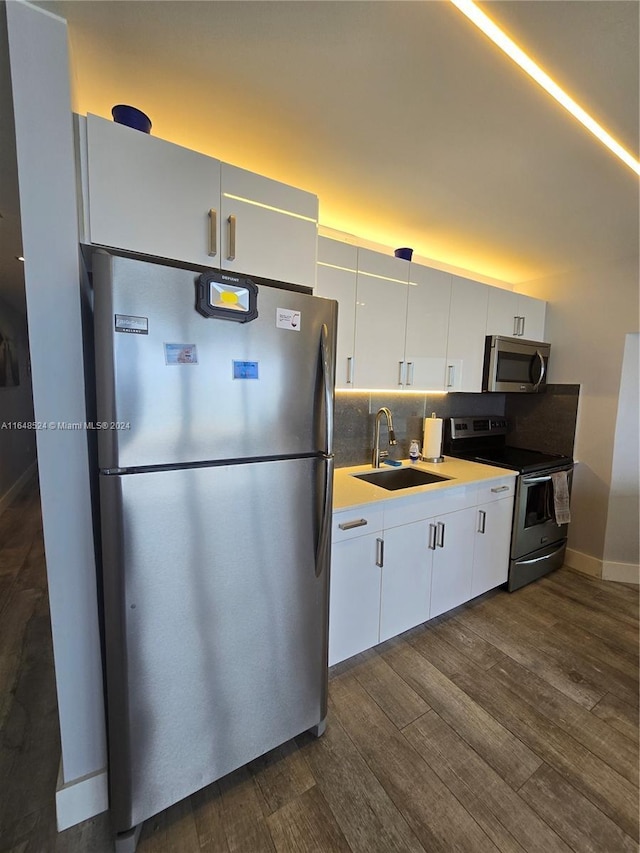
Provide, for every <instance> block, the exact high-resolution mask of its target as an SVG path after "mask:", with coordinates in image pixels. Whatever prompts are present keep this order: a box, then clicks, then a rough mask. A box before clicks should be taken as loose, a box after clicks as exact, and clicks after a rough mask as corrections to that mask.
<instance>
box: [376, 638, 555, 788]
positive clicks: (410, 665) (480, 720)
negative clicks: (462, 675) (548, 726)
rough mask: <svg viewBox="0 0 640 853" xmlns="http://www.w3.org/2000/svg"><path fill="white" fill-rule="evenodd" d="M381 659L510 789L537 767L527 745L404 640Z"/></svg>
mask: <svg viewBox="0 0 640 853" xmlns="http://www.w3.org/2000/svg"><path fill="white" fill-rule="evenodd" d="M384 658H385V660H386V661H387V662H388V663H389V664H390V665H391V666H392V667H393V668H394V669H395V671H396V672H397V673H398V675H400V676H402V678H404V680H405V681H406V682H407V683H408V684H409V685H410V687H412V688H413V690H415V692H416V693H418V694H419V695H420V696H422V697H423V699H424V700H425V701H426V702H427V704H429V705H430V706H431V707H432V708H433V709H434V710H435V711H437V712H438V714H439V716H441V717H442V718H443V719H444V720H446V722H447V723H449V725H450V726H451V727H452V728H453V729H454V730H455V731H456V732H457V733H458V734H459V735H460V736H461V737H463V738H464V740H466V741H467V743H468V744H469V745H470V746H472V747H473V748H474V749H475V750H476V751H477V752H478V753H479V754H480V755H481V756H482V757H483V758H484V760H485V761H486V762H487V763H488V764H490V765H491V766H492V767H493V768H494V769H495V770H496V771H497V772H498V773H499V774H500V775H501V776H502V777H503V779H505V780H506V781H507V782H508V783H509V784H510V785H511V787H512V788H514V789H516V790H517V789H518V788H519V787H520V785H522V783H523V782H525V781H526V780H527V779H528V778H529V776H531V774H532V773H533V772H534V770H536V769H537V768H538V767H539V766H540V764H541V760H540V759H539V758H538V757H537V756H536V755H535V754H534V753H533V752H532V751H531V750H530V749H529V748H528V747H526V746H525V745H524V744H523V743H522V742H521V741H519V740H518V738H517V737H514V736H513V734H512V733H511V732H510V731H508V729H506V728H505V727H504V726H502V725H501V724H500V723H498V722H497V721H496V719H495V718H494V717H493V716H491V714H488V713H487V712H486V711H485V710H484V709H483V708H482V707H480V706H479V705H478V704H477V703H476V702H475V701H473V699H472V698H470V697H469V696H467V695H466V694H465V693H464V691H463V690H461V689H460V688H459V687H457V686H456V685H455V684H454V683H453V682H452V681H451V680H450V679H449V678H447V677H446V676H445V675H443V673H442V672H441V671H440V670H439V669H437V668H436V667H435V666H434V665H433V664H432V663H430V662H429V661H428V660H427V659H426V658H425V657H423V655H422V654H420V653H419V652H417V651H416V650H415V649H414V648H412V647H411V646H409V645H408V644H407V643H399V644H398V645H397V646H396V647H395V648H393V649H389V650H387V651H386V652H385V653H384ZM483 671H484V670H483Z"/></svg>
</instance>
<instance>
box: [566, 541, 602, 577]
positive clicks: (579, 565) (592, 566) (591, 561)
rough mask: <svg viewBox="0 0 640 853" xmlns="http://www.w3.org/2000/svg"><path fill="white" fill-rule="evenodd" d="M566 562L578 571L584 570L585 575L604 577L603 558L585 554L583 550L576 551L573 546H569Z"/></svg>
mask: <svg viewBox="0 0 640 853" xmlns="http://www.w3.org/2000/svg"><path fill="white" fill-rule="evenodd" d="M564 564H565V566H569V568H570V569H575V571H576V572H582V574H583V575H591V577H594V578H601V577H602V560H598V558H597V557H591V556H590V555H589V554H583V553H582V552H581V551H575V550H574V549H573V548H567V553H566V554H565V558H564Z"/></svg>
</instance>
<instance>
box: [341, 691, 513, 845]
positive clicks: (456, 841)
mask: <svg viewBox="0 0 640 853" xmlns="http://www.w3.org/2000/svg"><path fill="white" fill-rule="evenodd" d="M332 688H333V689H332V697H333V699H332V703H331V712H332V713H335V714H336V715H337V716H338V719H339V721H340V723H341V725H342V726H343V728H344V729H345V731H346V732H347V734H348V735H349V737H350V738H351V740H352V741H353V742H354V743H355V745H356V747H357V748H358V750H359V752H360V753H361V755H362V756H363V758H364V759H365V761H366V762H367V764H368V765H369V767H370V768H371V769H372V771H373V772H374V773H375V774H376V776H377V777H378V779H379V780H380V783H381V785H382V787H383V788H384V789H385V791H386V792H387V794H388V796H389V797H390V798H391V800H392V801H393V802H394V804H395V806H396V808H397V809H398V810H399V811H400V812H401V814H402V815H403V816H404V818H405V820H406V821H407V823H408V824H409V826H410V827H411V829H412V830H413V832H414V833H415V835H416V836H417V838H418V840H419V841H420V843H421V844H422V846H423V847H424V848H425V850H428V851H429V853H436V851H442V853H450V851H451V850H468V851H470V852H471V851H474V853H480V851H485V850H486V851H489V850H491V851H495V850H496V849H497V848H496V846H495V844H493V842H492V841H491V840H490V839H489V838H488V836H487V835H486V834H485V833H484V832H483V830H482V829H481V828H480V826H479V825H478V824H477V823H476V821H475V820H474V819H473V818H472V817H471V816H470V815H469V814H468V812H467V811H466V810H465V809H464V808H463V807H462V805H461V804H460V803H459V801H458V800H457V799H456V798H455V797H454V796H453V794H452V793H451V791H449V789H448V788H447V786H446V785H445V784H444V783H443V782H442V781H441V780H440V779H439V778H438V776H437V775H436V774H435V773H434V772H433V770H432V769H431V768H430V767H429V765H428V764H427V763H426V762H425V761H424V760H423V759H422V758H421V757H420V756H419V755H418V754H417V752H416V751H415V750H414V749H413V748H412V747H411V746H410V745H409V743H408V742H407V740H406V739H405V738H404V737H403V735H402V733H401V732H399V731H398V730H397V729H396V727H395V726H394V725H393V723H392V722H391V721H390V720H389V719H388V718H387V717H386V715H385V714H384V713H383V712H382V711H381V710H380V708H379V707H378V706H377V704H376V703H375V702H374V701H373V699H371V697H370V696H369V695H368V694H367V692H366V691H365V690H364V688H363V687H362V686H361V685H360V684H359V683H358V681H357V680H356V679H355V678H354V677H350V678H341V679H338V680H337V681H336V682H334V683H333V685H332Z"/></svg>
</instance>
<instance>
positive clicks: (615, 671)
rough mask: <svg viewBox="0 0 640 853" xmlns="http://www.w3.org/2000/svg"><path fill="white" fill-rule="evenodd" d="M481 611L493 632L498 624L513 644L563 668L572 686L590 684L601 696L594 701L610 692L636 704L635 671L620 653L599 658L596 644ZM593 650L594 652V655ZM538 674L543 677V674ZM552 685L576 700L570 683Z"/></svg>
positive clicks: (519, 618) (506, 615)
mask: <svg viewBox="0 0 640 853" xmlns="http://www.w3.org/2000/svg"><path fill="white" fill-rule="evenodd" d="M484 611H485V612H484V613H483V614H482V615H484V616H485V618H487V617H488V618H489V622H490V624H491V627H492V628H493V629H495V628H496V627H497V624H498V623H499V625H500V632H502V633H504V634H505V635H508V636H509V637H511V638H512V639H514V640H515V642H516V643H517V642H518V638H522V640H523V641H525V642H526V643H527V644H528V645H529V646H530V647H532V648H534V649H535V650H537V656H538V660H543V661H545V660H547V659H549V660H550V661H555V665H556V666H565V667H566V671H567V674H568V676H569V679H570V681H571V682H573V683H577V684H578V685H583V684H585V683H588V684H590V685H594V686H595V688H596V689H597V690H598V691H599V692H600V694H601V695H600V696H599V697H598V699H597V701H598V702H599V701H600V699H601V698H602V696H603V695H604V694H605V693H607V692H609V691H610V692H612V693H615V694H616V695H617V696H620V698H622V699H624V700H625V701H626V702H629V703H630V704H632V705H633V704H636V705H637V704H638V698H639V697H638V668H637V666H636V665H635V664H633V665H632V664H631V663H630V662H629V661H628V660H625V659H624V658H625V654H624V652H623V651H621V652H620V654H619V655H616V654H611V655H609V656H607V655H603V654H602V652H601V651H599V650H598V643H597V642H594V643H593V644H591V645H588V644H586V643H584V642H574V641H572V640H570V638H569V633H568V632H567V633H565V634H564V635H563V636H562V638H560V636H559V632H556V631H554V630H553V629H547V630H544V631H543V630H541V629H539V628H538V627H535V626H534V627H531V626H530V624H529V623H528V622H527V619H526V618H523V617H522V616H521V615H520V614H518V616H517V617H514V615H512V614H511V612H510V610H507V609H505V610H503V611H502V612H496V611H495V610H490V605H488V606H486V607H485V608H484ZM475 615H478V613H477V611H474V613H473V614H472V615H471V616H470V619H473V616H475ZM570 619H571V612H570V611H569V612H567V613H566V616H565V624H568V623H569V621H570ZM593 650H595V654H594V651H593ZM525 665H526V664H525ZM528 668H530V667H528ZM534 671H535V670H534ZM542 675H543V677H546V676H544V673H543V674H542ZM547 680H548V681H550V680H551V679H550V678H547ZM556 686H557V687H558V689H560V690H562V691H563V692H564V693H566V694H567V695H568V696H570V697H571V698H574V699H576V701H578V700H577V698H576V697H575V696H573V695H572V690H573V688H572V687H571V684H570V683H569V684H567V683H565V686H564V689H563V687H562V686H561V684H557V685H556ZM581 704H584V703H581ZM593 704H595V703H593ZM585 707H593V705H591V706H588V705H585Z"/></svg>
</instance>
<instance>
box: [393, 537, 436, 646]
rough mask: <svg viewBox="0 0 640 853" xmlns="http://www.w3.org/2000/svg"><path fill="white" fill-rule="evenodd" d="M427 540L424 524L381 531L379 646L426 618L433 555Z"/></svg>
mask: <svg viewBox="0 0 640 853" xmlns="http://www.w3.org/2000/svg"><path fill="white" fill-rule="evenodd" d="M428 538H429V524H428V522H427V521H416V522H414V523H413V524H404V525H402V526H401V527H392V528H391V529H390V530H385V531H384V556H383V561H382V563H383V566H382V592H381V596H380V642H383V641H384V640H388V639H389V638H390V637H395V636H396V634H400V633H402V631H406V630H408V629H409V628H412V627H413V626H414V625H419V624H420V623H421V622H426V620H427V619H428V618H429V599H430V595H431V562H432V555H433V551H430V550H429V548H428Z"/></svg>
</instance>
